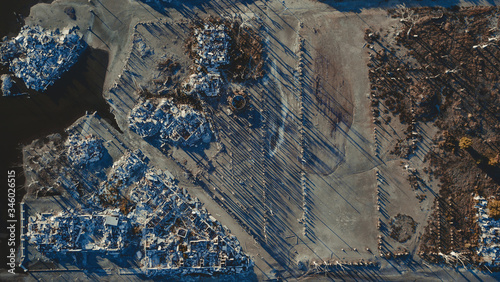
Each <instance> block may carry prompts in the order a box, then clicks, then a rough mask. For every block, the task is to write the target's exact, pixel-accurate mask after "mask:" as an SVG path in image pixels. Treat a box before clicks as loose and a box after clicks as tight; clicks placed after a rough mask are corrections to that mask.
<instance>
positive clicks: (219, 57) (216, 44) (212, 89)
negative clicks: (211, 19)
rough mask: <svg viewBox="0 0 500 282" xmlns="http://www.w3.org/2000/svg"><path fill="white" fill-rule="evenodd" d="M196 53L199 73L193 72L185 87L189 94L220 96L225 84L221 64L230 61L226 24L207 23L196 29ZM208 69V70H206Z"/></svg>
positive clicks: (195, 61)
mask: <svg viewBox="0 0 500 282" xmlns="http://www.w3.org/2000/svg"><path fill="white" fill-rule="evenodd" d="M194 35H195V37H196V45H195V48H196V55H197V58H196V59H195V60H194V63H195V64H196V65H197V66H198V67H197V70H198V72H197V73H194V74H192V75H191V76H190V77H189V79H188V80H187V81H186V83H185V85H184V87H185V91H186V93H187V94H190V95H191V94H200V93H203V94H205V95H206V96H209V97H214V96H218V95H219V93H220V89H221V87H222V86H223V81H222V78H221V75H220V73H219V68H220V67H221V66H224V65H227V64H228V63H229V41H230V38H229V35H227V33H226V26H225V25H224V24H220V25H215V24H212V23H205V25H204V26H203V28H202V29H195V31H194ZM205 70H206V71H205Z"/></svg>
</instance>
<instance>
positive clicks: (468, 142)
mask: <svg viewBox="0 0 500 282" xmlns="http://www.w3.org/2000/svg"><path fill="white" fill-rule="evenodd" d="M458 146H460V149H462V150H468V149H470V147H472V139H470V138H469V137H466V136H464V137H462V138H460V142H459V143H458Z"/></svg>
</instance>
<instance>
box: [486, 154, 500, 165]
mask: <svg viewBox="0 0 500 282" xmlns="http://www.w3.org/2000/svg"><path fill="white" fill-rule="evenodd" d="M498 163H500V154H497V155H496V156H495V157H492V158H490V159H489V161H488V165H490V166H497V165H498Z"/></svg>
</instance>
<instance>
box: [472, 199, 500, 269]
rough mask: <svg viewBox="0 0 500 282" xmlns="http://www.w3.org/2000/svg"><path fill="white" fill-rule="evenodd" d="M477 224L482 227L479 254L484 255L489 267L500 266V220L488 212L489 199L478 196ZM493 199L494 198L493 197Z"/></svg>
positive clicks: (484, 261) (484, 260) (485, 262)
mask: <svg viewBox="0 0 500 282" xmlns="http://www.w3.org/2000/svg"><path fill="white" fill-rule="evenodd" d="M474 200H475V201H476V202H477V204H476V206H475V207H476V209H477V214H476V216H477V224H478V225H479V227H480V228H481V234H480V239H479V248H478V249H477V254H478V255H479V256H481V257H482V259H483V263H484V264H486V265H487V266H489V267H495V268H497V267H500V220H498V219H494V218H492V217H490V216H489V214H488V209H487V206H488V201H487V200H486V199H484V198H483V197H480V196H476V197H474ZM492 200H493V199H492Z"/></svg>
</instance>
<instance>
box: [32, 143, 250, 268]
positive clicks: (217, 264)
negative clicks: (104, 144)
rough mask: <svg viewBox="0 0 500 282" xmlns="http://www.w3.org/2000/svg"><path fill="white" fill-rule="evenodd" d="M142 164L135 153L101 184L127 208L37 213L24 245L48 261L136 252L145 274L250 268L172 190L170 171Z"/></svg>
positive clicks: (205, 217) (212, 224)
mask: <svg viewBox="0 0 500 282" xmlns="http://www.w3.org/2000/svg"><path fill="white" fill-rule="evenodd" d="M148 163H149V161H148V159H147V158H145V157H144V155H143V154H142V152H141V151H139V150H136V151H135V152H128V153H126V154H125V155H124V156H123V157H122V158H121V159H119V160H118V161H117V162H115V164H114V165H113V168H112V170H111V171H110V172H109V174H108V175H107V180H106V181H104V182H103V185H102V186H106V185H109V184H111V185H112V184H116V183H117V182H120V185H121V189H120V190H116V191H114V192H115V193H116V194H119V193H121V192H122V193H123V195H127V196H128V198H129V202H128V205H127V206H126V208H124V209H123V208H122V207H120V208H119V209H118V208H116V205H114V206H113V205H112V206H110V207H108V208H105V207H104V206H103V207H102V209H101V208H98V207H97V206H95V207H93V208H87V209H86V210H85V212H76V211H73V210H71V211H65V212H59V213H43V214H36V215H35V216H32V217H30V218H29V221H28V228H27V229H28V231H27V234H26V235H27V239H28V240H29V242H30V243H31V244H34V245H35V246H36V248H37V249H38V250H39V251H41V252H42V253H45V254H47V255H49V256H55V255H58V254H65V253H79V252H106V253H108V254H109V253H114V254H120V253H123V252H124V251H125V250H126V249H127V248H128V247H134V246H138V249H137V252H136V256H137V258H138V259H139V265H140V267H141V269H142V271H143V272H144V273H145V274H147V275H150V276H152V275H158V274H191V273H203V274H209V275H212V274H215V273H240V272H244V271H247V270H248V269H250V268H251V267H252V266H253V262H252V260H251V259H250V258H249V257H248V256H247V255H246V254H244V253H243V251H242V248H241V246H240V243H239V241H238V240H237V238H236V237H235V236H234V235H231V234H230V230H229V229H228V228H227V227H225V226H223V225H221V224H220V223H219V222H218V221H217V220H216V219H215V218H214V217H213V216H211V215H210V214H209V213H208V211H207V210H206V209H205V208H204V207H203V204H202V203H201V202H200V201H199V200H198V199H197V198H192V197H191V196H190V195H189V193H188V192H187V190H186V189H184V188H180V187H178V186H177V184H176V181H175V179H174V177H173V176H172V174H170V172H168V171H163V170H161V169H156V168H154V167H151V166H148V165H147V164H148ZM101 192H102V191H101ZM101 192H97V193H101ZM108 204H109V202H108Z"/></svg>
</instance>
